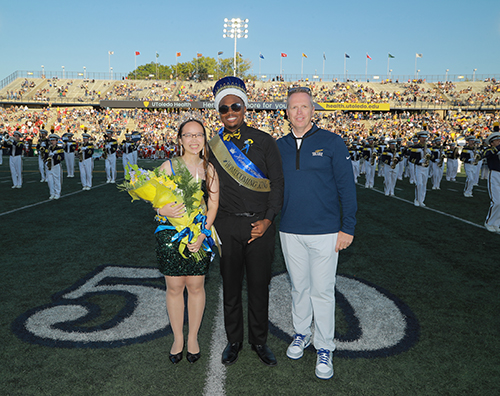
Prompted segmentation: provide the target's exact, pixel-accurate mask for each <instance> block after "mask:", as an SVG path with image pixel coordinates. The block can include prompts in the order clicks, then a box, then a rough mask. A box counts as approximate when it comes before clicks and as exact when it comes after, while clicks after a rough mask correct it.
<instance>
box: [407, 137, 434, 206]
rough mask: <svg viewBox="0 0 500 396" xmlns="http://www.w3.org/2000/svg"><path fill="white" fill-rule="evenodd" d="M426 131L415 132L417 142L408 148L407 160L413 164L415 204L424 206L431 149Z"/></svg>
mask: <svg viewBox="0 0 500 396" xmlns="http://www.w3.org/2000/svg"><path fill="white" fill-rule="evenodd" d="M428 136H429V134H428V133H427V132H426V131H421V132H418V133H417V137H418V141H419V143H418V144H416V145H414V146H412V147H411V148H410V158H409V162H410V163H412V164H413V165H414V166H415V200H414V201H413V204H414V205H415V206H422V207H425V204H424V200H425V194H426V192H427V179H429V164H430V159H431V151H430V150H429V148H428V147H427V137H428Z"/></svg>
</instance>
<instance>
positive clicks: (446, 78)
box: [444, 69, 450, 82]
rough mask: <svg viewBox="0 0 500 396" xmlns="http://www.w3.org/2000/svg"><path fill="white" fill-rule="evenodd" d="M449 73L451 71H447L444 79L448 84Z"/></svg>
mask: <svg viewBox="0 0 500 396" xmlns="http://www.w3.org/2000/svg"><path fill="white" fill-rule="evenodd" d="M449 71H450V69H446V77H445V79H444V81H445V82H446V81H448V72H449Z"/></svg>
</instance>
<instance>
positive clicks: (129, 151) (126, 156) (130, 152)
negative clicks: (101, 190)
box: [120, 133, 137, 173]
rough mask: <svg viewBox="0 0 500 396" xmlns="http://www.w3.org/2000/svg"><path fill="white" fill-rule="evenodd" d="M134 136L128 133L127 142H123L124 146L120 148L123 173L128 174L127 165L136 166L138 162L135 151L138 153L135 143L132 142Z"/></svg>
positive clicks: (126, 135)
mask: <svg viewBox="0 0 500 396" xmlns="http://www.w3.org/2000/svg"><path fill="white" fill-rule="evenodd" d="M131 138H132V134H130V133H126V134H125V141H124V142H122V145H121V147H120V149H121V151H122V153H123V157H122V161H123V171H124V172H125V173H126V172H127V164H129V165H135V164H136V163H137V162H136V160H135V151H136V146H135V142H133V141H132V139H131Z"/></svg>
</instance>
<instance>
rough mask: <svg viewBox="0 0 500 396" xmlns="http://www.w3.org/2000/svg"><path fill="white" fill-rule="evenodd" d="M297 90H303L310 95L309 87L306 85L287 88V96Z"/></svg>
mask: <svg viewBox="0 0 500 396" xmlns="http://www.w3.org/2000/svg"><path fill="white" fill-rule="evenodd" d="M297 92H304V93H306V94H308V95H309V96H312V92H311V88H308V87H293V88H290V89H289V90H288V96H290V95H291V94H294V93H297Z"/></svg>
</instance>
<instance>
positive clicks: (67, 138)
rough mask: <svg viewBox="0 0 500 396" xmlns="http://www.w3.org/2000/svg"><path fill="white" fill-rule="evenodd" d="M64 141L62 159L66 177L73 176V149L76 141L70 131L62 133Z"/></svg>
mask: <svg viewBox="0 0 500 396" xmlns="http://www.w3.org/2000/svg"><path fill="white" fill-rule="evenodd" d="M63 142H64V160H65V161H66V169H67V171H68V177H75V150H76V142H75V141H74V140H73V134H72V133H71V132H68V133H65V134H64V135H63Z"/></svg>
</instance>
